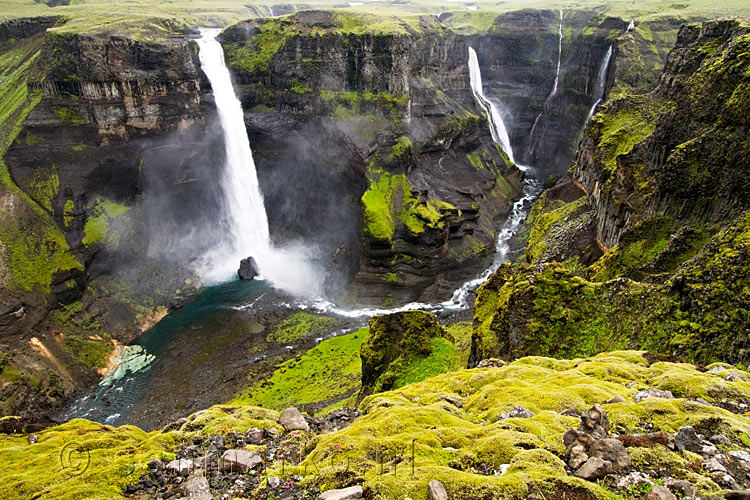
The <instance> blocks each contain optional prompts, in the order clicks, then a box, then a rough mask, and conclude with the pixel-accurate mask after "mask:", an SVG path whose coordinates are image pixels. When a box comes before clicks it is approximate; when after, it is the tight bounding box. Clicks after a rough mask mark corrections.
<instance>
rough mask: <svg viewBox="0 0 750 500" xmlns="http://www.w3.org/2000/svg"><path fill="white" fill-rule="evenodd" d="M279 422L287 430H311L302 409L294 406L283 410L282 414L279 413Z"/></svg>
mask: <svg viewBox="0 0 750 500" xmlns="http://www.w3.org/2000/svg"><path fill="white" fill-rule="evenodd" d="M279 423H280V424H281V426H282V427H284V429H286V430H287V431H309V430H310V426H309V425H308V424H307V422H306V421H305V417H303V416H302V414H301V413H300V411H299V410H298V409H297V408H295V407H294V406H291V407H289V408H287V409H286V410H284V411H282V412H281V415H279Z"/></svg>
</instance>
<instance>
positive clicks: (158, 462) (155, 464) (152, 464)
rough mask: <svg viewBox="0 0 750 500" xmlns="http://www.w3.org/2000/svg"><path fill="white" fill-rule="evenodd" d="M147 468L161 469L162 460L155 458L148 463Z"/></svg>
mask: <svg viewBox="0 0 750 500" xmlns="http://www.w3.org/2000/svg"><path fill="white" fill-rule="evenodd" d="M148 468H149V470H162V469H163V468H164V462H162V461H161V460H159V459H158V458H155V459H153V460H151V461H150V462H149V463H148Z"/></svg>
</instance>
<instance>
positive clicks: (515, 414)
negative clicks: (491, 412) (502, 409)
mask: <svg viewBox="0 0 750 500" xmlns="http://www.w3.org/2000/svg"><path fill="white" fill-rule="evenodd" d="M534 415H536V414H535V413H534V412H532V411H529V410H527V409H526V408H524V407H523V406H515V407H513V408H511V409H510V410H509V411H508V413H503V414H502V415H500V420H505V419H506V418H531V417H533V416H534Z"/></svg>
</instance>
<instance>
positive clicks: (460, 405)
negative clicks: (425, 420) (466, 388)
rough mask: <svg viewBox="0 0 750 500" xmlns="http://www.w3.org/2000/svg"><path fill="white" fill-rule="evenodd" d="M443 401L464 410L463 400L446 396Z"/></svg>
mask: <svg viewBox="0 0 750 500" xmlns="http://www.w3.org/2000/svg"><path fill="white" fill-rule="evenodd" d="M443 401H446V402H448V403H450V404H452V405H453V406H455V407H456V408H463V407H464V401H463V400H462V399H461V398H458V397H455V396H446V397H444V398H443Z"/></svg>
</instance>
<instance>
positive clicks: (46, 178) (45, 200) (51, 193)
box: [24, 165, 60, 213]
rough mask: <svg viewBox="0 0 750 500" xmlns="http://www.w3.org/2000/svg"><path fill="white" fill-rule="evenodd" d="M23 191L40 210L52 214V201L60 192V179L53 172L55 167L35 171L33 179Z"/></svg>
mask: <svg viewBox="0 0 750 500" xmlns="http://www.w3.org/2000/svg"><path fill="white" fill-rule="evenodd" d="M24 189H25V191H26V192H27V193H28V194H29V196H31V197H32V198H33V199H34V200H35V201H36V202H37V203H39V205H40V206H41V207H42V208H44V209H45V210H47V211H48V212H50V213H52V201H53V199H54V198H55V196H57V193H58V192H59V191H60V179H59V177H58V176H57V173H56V172H55V166H54V165H53V166H52V167H51V168H48V169H47V168H39V169H37V170H36V171H35V172H34V178H33V179H32V180H31V181H29V182H28V183H27V185H26V186H25V187H24Z"/></svg>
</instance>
